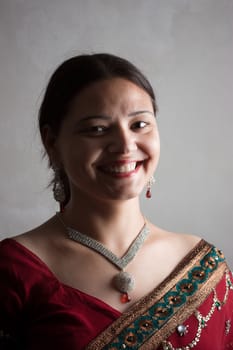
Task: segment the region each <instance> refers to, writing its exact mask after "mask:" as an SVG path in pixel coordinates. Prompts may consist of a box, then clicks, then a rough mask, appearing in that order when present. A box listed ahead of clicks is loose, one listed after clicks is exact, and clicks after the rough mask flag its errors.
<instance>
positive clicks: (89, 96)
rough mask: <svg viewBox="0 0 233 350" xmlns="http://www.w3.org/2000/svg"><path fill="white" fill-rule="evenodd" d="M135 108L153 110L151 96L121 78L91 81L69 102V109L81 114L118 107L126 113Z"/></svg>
mask: <svg viewBox="0 0 233 350" xmlns="http://www.w3.org/2000/svg"><path fill="white" fill-rule="evenodd" d="M137 108H140V109H141V108H147V109H149V110H151V111H153V105H152V101H151V97H150V96H149V94H148V93H147V92H146V91H145V90H143V89H142V88H140V87H139V86H137V85H136V84H134V83H132V82H131V81H129V80H126V79H123V78H112V79H108V80H101V81H98V82H95V83H92V84H91V85H89V86H88V87H86V88H84V89H83V90H82V91H81V92H80V93H79V94H78V95H77V96H76V97H75V98H74V100H73V102H72V104H71V110H73V111H74V110H75V111H76V112H80V113H82V114H88V113H92V112H98V111H99V112H101V111H105V110H106V112H107V111H109V112H111V109H113V110H115V109H120V110H121V111H122V112H124V113H125V112H127V113H128V112H132V111H133V110H134V109H137Z"/></svg>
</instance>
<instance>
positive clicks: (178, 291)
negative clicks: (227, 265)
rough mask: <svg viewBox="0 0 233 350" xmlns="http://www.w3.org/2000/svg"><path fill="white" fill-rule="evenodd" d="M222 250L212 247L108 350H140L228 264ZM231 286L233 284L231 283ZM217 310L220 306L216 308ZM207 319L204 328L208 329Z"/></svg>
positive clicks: (123, 332)
mask: <svg viewBox="0 0 233 350" xmlns="http://www.w3.org/2000/svg"><path fill="white" fill-rule="evenodd" d="M224 260H225V259H224V256H223V254H222V252H221V251H220V250H217V249H216V248H214V247H213V248H212V249H211V251H210V252H209V253H208V254H206V255H205V256H204V257H203V258H202V259H201V261H200V262H199V264H198V265H197V266H195V267H194V268H192V270H191V271H189V272H188V276H187V277H186V278H184V279H182V280H181V281H179V282H178V283H177V284H176V285H175V286H174V288H173V289H172V290H170V291H169V292H167V293H166V294H165V295H164V296H163V297H162V298H161V300H159V301H158V302H157V303H155V304H154V305H153V306H152V307H150V308H149V309H148V311H147V313H146V314H144V315H142V316H140V317H138V318H137V320H135V321H134V322H133V323H132V324H130V325H129V326H128V327H126V328H125V329H124V330H123V331H122V332H121V333H120V334H119V335H118V336H117V338H115V339H114V340H113V342H112V343H110V344H108V345H106V346H105V347H104V348H103V349H104V350H123V349H126V350H137V349H139V348H140V346H141V345H142V344H143V343H144V342H145V341H146V340H147V339H149V338H150V337H151V336H152V335H153V334H154V333H155V332H156V331H157V330H159V329H160V328H161V327H162V326H163V325H164V324H165V323H166V322H167V321H168V320H169V319H170V318H171V317H172V316H173V315H174V313H175V312H176V310H177V308H179V307H180V306H181V305H184V304H185V303H186V301H187V300H188V298H189V297H191V296H192V295H193V294H194V293H195V292H196V291H197V290H198V287H199V285H201V284H202V283H204V282H205V281H206V280H207V279H208V277H209V276H210V275H211V274H212V273H213V272H214V271H215V270H216V269H217V267H218V265H219V263H220V262H222V261H224ZM230 283H231V282H230ZM215 306H216V307H217V308H218V307H219V305H217V303H216V305H215ZM205 325H206V324H205V320H202V321H201V326H202V327H205Z"/></svg>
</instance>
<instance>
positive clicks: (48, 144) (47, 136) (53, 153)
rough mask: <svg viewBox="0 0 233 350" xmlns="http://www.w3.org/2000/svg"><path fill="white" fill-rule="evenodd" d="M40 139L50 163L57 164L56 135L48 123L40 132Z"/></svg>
mask: <svg viewBox="0 0 233 350" xmlns="http://www.w3.org/2000/svg"><path fill="white" fill-rule="evenodd" d="M41 136H42V141H43V144H44V147H45V149H46V152H47V154H48V157H49V161H50V164H59V152H58V149H57V142H56V141H57V136H56V135H55V134H54V132H53V131H52V130H51V127H50V126H49V125H45V126H44V128H43V130H42V133H41Z"/></svg>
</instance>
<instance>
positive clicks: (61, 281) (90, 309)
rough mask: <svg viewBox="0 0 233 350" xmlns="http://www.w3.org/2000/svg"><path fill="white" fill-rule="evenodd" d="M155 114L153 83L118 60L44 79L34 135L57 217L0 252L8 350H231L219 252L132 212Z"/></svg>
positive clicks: (230, 305)
mask: <svg viewBox="0 0 233 350" xmlns="http://www.w3.org/2000/svg"><path fill="white" fill-rule="evenodd" d="M156 111H157V107H156V102H155V96H154V92H153V89H152V87H151V85H150V83H149V82H148V81H147V79H146V78H145V77H144V76H143V74H142V73H141V72H140V71H139V70H138V69H137V68H136V67H134V66H133V65H132V64H131V63H130V62H128V61H126V60H124V59H122V58H119V57H116V56H112V55H109V54H94V55H83V56H78V57H73V58H71V59H69V60H67V61H66V62H64V63H63V64H62V65H61V66H60V67H59V68H58V69H57V70H56V71H55V73H54V74H53V76H52V77H51V80H50V82H49V84H48V87H47V90H46V93H45V96H44V100H43V102H42V105H41V109H40V114H39V126H40V132H41V136H42V141H43V144H44V146H45V149H46V152H47V155H48V159H49V164H50V166H51V167H52V168H53V170H54V181H53V184H54V187H53V189H54V197H55V199H56V200H57V201H58V202H59V203H60V212H59V213H58V214H56V215H54V216H53V217H52V218H51V219H49V220H48V221H47V222H46V223H44V224H43V225H41V226H40V227H37V228H35V229H33V230H31V231H30V232H27V233H24V234H21V235H18V236H17V237H14V238H13V239H6V240H4V241H2V242H1V245H0V274H1V282H0V329H1V333H0V334H1V339H2V344H5V346H6V344H14V345H16V344H20V345H21V346H22V348H23V349H33V350H37V349H44V350H46V349H51V348H58V349H112V350H113V349H191V348H196V349H209V348H214V349H215V350H217V349H219V350H220V349H228V348H229V349H230V348H233V345H232V344H233V331H232V328H231V322H232V310H233V290H232V289H233V284H232V276H231V274H230V272H229V270H228V268H227V265H226V263H225V261H224V257H223V255H222V253H221V252H220V251H218V250H217V249H215V248H214V247H212V246H211V245H210V244H208V243H207V242H205V241H203V240H201V239H200V238H199V237H196V236H191V235H184V234H177V233H171V232H167V231H165V230H162V229H160V228H158V227H156V226H155V225H153V224H152V223H151V222H149V221H148V220H147V219H146V218H145V217H144V213H143V212H142V210H141V208H140V205H139V195H140V193H141V192H142V191H143V188H144V187H146V190H145V191H146V195H147V197H151V184H152V182H153V181H152V179H153V173H154V171H155V169H156V166H157V163H158V159H159V151H160V147H159V134H158V128H157V123H156V118H155V116H156ZM2 347H3V345H2ZM2 347H1V349H2Z"/></svg>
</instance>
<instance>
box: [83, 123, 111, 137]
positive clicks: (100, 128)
mask: <svg viewBox="0 0 233 350" xmlns="http://www.w3.org/2000/svg"><path fill="white" fill-rule="evenodd" d="M107 129H108V128H107V127H106V126H104V125H92V126H89V127H86V128H84V129H82V130H81V133H82V134H87V135H91V136H99V135H103V134H104V133H105V132H106V131H107Z"/></svg>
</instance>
